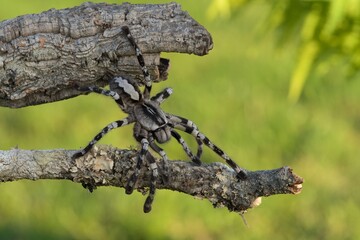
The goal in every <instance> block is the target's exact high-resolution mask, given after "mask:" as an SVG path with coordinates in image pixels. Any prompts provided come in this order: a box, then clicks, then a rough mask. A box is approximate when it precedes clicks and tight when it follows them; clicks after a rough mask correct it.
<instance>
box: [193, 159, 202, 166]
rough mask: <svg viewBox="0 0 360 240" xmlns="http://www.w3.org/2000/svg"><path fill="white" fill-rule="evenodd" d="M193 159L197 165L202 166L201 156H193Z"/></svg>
mask: <svg viewBox="0 0 360 240" xmlns="http://www.w3.org/2000/svg"><path fill="white" fill-rule="evenodd" d="M191 161H192V162H193V163H194V164H195V165H196V166H201V161H200V158H198V157H193V158H191Z"/></svg>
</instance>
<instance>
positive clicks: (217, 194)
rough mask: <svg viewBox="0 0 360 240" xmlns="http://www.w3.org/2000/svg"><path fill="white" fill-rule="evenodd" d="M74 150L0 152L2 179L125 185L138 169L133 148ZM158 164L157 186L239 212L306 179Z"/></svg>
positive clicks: (282, 172) (144, 176)
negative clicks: (78, 154) (82, 153)
mask: <svg viewBox="0 0 360 240" xmlns="http://www.w3.org/2000/svg"><path fill="white" fill-rule="evenodd" d="M74 153H75V151H74V150H63V149H57V150H20V149H12V150H9V151H0V180H1V181H2V182H7V181H14V180H20V179H30V180H38V179H69V180H72V181H74V182H79V183H82V184H83V185H85V186H92V187H94V188H96V187H99V186H115V187H122V188H124V187H125V186H126V184H127V182H128V179H129V177H130V176H131V174H132V173H133V170H134V169H135V166H136V156H137V155H138V153H137V152H136V151H134V150H120V149H116V148H113V147H109V146H98V147H95V148H94V149H93V150H92V151H91V152H90V153H89V154H87V155H86V156H84V157H82V158H79V159H76V161H75V162H72V161H71V156H72V155H73V154H74ZM146 164H147V163H145V165H144V166H143V168H142V170H141V173H140V176H139V179H138V182H137V184H136V186H135V188H136V189H138V190H139V191H141V192H145V191H146V189H147V188H148V187H149V185H150V178H151V171H150V170H149V168H148V166H147V165H146ZM158 165H159V170H160V171H159V178H158V181H157V188H158V189H169V190H174V191H179V192H183V193H186V194H189V195H192V196H195V197H197V198H201V199H207V200H209V201H210V202H211V203H212V204H213V206H214V207H226V208H228V209H229V210H230V211H234V212H239V213H243V212H244V211H246V210H247V209H249V208H252V207H256V206H257V205H258V204H260V202H261V200H260V198H261V197H263V196H271V195H275V194H298V193H300V192H301V189H302V185H301V184H302V182H303V180H302V178H301V177H299V176H297V175H296V174H294V173H293V172H292V170H291V169H290V168H289V167H282V168H279V169H274V170H263V171H253V172H251V171H249V172H248V178H247V179H246V180H238V179H237V178H236V173H235V172H234V171H233V170H232V169H231V168H229V167H228V166H227V165H225V164H222V163H211V164H206V163H203V164H202V165H201V166H195V165H194V164H192V163H191V162H189V161H171V160H170V161H166V162H163V161H160V162H158ZM164 166H166V167H164ZM155 206H156V200H155Z"/></svg>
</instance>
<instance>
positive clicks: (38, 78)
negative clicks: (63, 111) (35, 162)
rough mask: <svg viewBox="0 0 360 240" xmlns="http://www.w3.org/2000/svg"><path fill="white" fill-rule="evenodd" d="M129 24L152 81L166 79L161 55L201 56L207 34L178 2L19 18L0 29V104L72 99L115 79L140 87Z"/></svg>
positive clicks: (89, 8) (85, 8) (209, 43)
mask: <svg viewBox="0 0 360 240" xmlns="http://www.w3.org/2000/svg"><path fill="white" fill-rule="evenodd" d="M124 25H126V26H128V27H129V28H130V30H131V32H132V34H133V35H134V37H135V39H136V41H137V43H138V45H139V47H140V48H141V50H142V51H143V52H144V55H145V61H146V64H147V65H148V66H149V70H150V74H151V77H152V80H153V81H155V82H156V81H159V80H164V79H166V77H167V67H168V63H167V61H161V59H160V53H161V52H181V53H189V54H197V55H204V54H207V52H208V51H209V50H210V49H211V48H212V39H211V36H210V34H209V33H208V32H207V31H206V30H205V29H204V28H203V27H202V26H201V25H200V24H199V23H197V22H196V21H195V20H194V19H192V18H191V17H190V16H189V14H188V13H187V12H184V11H182V10H181V7H180V5H178V4H176V3H169V4H158V5H150V4H145V5H133V4H129V3H124V4H121V5H115V4H112V5H111V4H105V3H101V4H93V3H85V4H82V5H81V6H78V7H74V8H69V9H62V10H55V9H51V10H49V11H46V12H43V13H40V14H31V15H24V16H19V17H17V18H14V19H10V20H6V21H3V22H1V23H0V106H6V107H12V108H17V107H25V106H29V105H36V104H41V103H47V102H54V101H59V100H63V99H66V98H70V97H74V96H77V95H79V94H80V93H79V92H78V91H77V90H76V88H75V86H76V85H77V86H91V85H97V86H104V85H106V84H107V83H108V81H109V79H111V78H112V77H113V76H126V77H128V78H132V79H135V80H137V81H138V82H139V83H141V80H140V79H142V78H141V72H140V68H139V65H138V62H137V60H136V58H135V57H134V50H133V49H132V47H131V46H130V44H129V42H128V40H127V39H126V36H124V34H122V33H121V27H122V26H124Z"/></svg>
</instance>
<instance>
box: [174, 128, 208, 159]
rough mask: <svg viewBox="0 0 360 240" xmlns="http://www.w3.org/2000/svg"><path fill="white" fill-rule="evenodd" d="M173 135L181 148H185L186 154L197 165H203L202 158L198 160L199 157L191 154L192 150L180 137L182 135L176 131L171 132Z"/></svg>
mask: <svg viewBox="0 0 360 240" xmlns="http://www.w3.org/2000/svg"><path fill="white" fill-rule="evenodd" d="M171 135H172V136H173V137H174V138H175V139H176V140H177V141H178V142H179V143H180V144H181V146H182V147H183V149H184V151H185V152H186V154H187V155H188V156H189V158H190V159H191V160H192V161H193V162H194V163H195V164H196V165H201V161H200V158H198V156H194V154H193V153H192V152H191V150H190V148H189V147H188V145H187V144H186V142H185V140H184V139H183V138H182V137H181V136H180V134H179V133H177V132H176V131H174V130H172V131H171Z"/></svg>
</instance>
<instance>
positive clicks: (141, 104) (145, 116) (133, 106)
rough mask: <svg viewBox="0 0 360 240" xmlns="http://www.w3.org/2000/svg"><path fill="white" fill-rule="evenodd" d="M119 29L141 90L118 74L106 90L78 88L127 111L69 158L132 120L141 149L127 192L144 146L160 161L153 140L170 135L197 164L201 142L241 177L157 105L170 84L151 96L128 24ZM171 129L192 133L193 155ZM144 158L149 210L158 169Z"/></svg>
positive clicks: (191, 129)
mask: <svg viewBox="0 0 360 240" xmlns="http://www.w3.org/2000/svg"><path fill="white" fill-rule="evenodd" d="M122 31H123V33H124V34H125V35H126V36H127V38H128V40H129V42H130V43H131V45H132V46H133V48H134V49H135V52H136V57H137V59H138V62H139V65H140V67H141V70H142V72H143V75H144V79H145V87H144V90H143V92H141V91H140V89H139V87H138V85H137V84H136V83H135V82H134V81H132V80H130V79H125V78H122V77H115V78H114V79H113V80H111V81H110V90H106V89H102V88H98V87H86V88H80V90H82V91H88V92H95V93H99V94H103V95H105V96H110V97H112V98H113V99H114V100H115V102H116V103H117V104H118V106H119V107H120V108H121V109H122V110H123V111H124V112H125V113H127V114H128V116H127V117H126V118H124V119H122V120H118V121H115V122H112V123H110V124H108V125H107V126H106V127H104V128H103V129H102V130H101V132H99V133H98V134H97V135H96V136H95V137H94V139H93V140H92V141H91V142H90V143H89V144H88V145H87V146H86V147H85V148H84V149H82V150H81V151H79V152H77V153H75V154H74V155H73V158H78V157H81V156H84V155H85V154H86V153H87V152H88V151H89V150H90V149H91V148H92V147H93V146H94V144H95V143H96V142H98V141H99V140H100V139H101V138H102V137H103V136H104V135H105V134H107V133H108V132H110V131H111V130H113V129H115V128H119V127H122V126H125V125H128V124H131V123H134V137H135V139H136V140H137V141H138V142H139V143H140V144H141V150H140V153H139V155H138V158H137V164H136V169H135V171H134V173H133V174H132V176H131V177H130V179H129V181H128V183H127V186H126V193H127V194H130V193H132V191H133V189H134V186H135V183H136V181H137V178H138V175H139V172H140V169H141V166H142V163H143V161H144V160H145V156H146V155H147V152H148V148H149V147H150V148H151V149H153V150H154V151H155V152H157V153H158V154H159V155H160V156H161V157H162V159H163V160H164V161H166V160H167V156H166V153H165V152H164V151H163V149H162V148H160V147H159V146H158V145H157V144H156V142H158V143H165V142H167V141H169V140H170V139H171V137H174V138H175V139H176V140H177V141H178V142H179V143H180V144H181V146H182V148H183V149H184V151H185V152H186V154H187V155H188V156H189V157H190V159H191V160H192V161H193V162H194V163H195V164H197V165H200V164H201V162H200V157H201V155H202V146H203V144H205V145H206V146H208V147H209V148H210V149H212V150H213V151H214V152H215V153H216V154H218V155H219V156H220V157H222V158H223V159H224V160H225V161H226V163H227V164H229V165H230V167H232V168H233V169H234V170H235V172H236V173H237V177H238V178H240V179H245V178H246V171H245V170H244V169H242V168H240V167H239V166H238V165H237V164H236V163H235V162H234V161H233V160H232V159H231V158H230V157H229V156H228V155H227V154H226V153H225V152H224V151H223V150H221V149H220V148H219V147H217V146H216V145H215V144H213V143H212V142H211V141H210V140H209V138H208V137H206V136H205V135H204V134H203V133H201V132H200V131H199V129H198V128H197V126H196V125H195V124H194V123H193V122H192V121H190V120H188V119H186V118H183V117H180V116H176V115H173V114H170V113H166V112H164V111H163V110H162V109H161V108H160V104H161V103H162V102H163V101H164V100H165V99H167V98H168V97H169V96H170V95H171V94H172V89H171V88H166V89H164V90H163V91H161V92H159V93H158V94H156V95H155V96H153V97H150V91H151V85H152V82H151V79H150V75H149V72H148V70H147V67H146V65H145V62H144V58H143V55H142V53H141V50H140V48H139V47H138V46H137V44H136V42H135V40H134V38H133V36H132V35H131V33H130V31H129V28H128V27H123V28H122ZM175 129H177V130H180V131H184V132H186V133H188V134H191V135H192V136H194V137H195V139H196V141H197V144H198V149H197V153H196V155H194V154H193V153H192V152H191V150H190V148H189V147H188V145H187V144H186V143H185V141H184V139H183V138H182V137H181V136H180V134H179V133H178V132H176V131H175ZM146 159H147V160H148V161H149V166H150V169H151V170H152V180H151V186H150V191H149V196H148V197H147V199H146V201H145V204H144V212H149V211H150V210H151V203H152V201H153V199H154V195H155V183H156V178H157V176H158V169H157V164H156V161H155V159H154V158H153V157H146Z"/></svg>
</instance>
